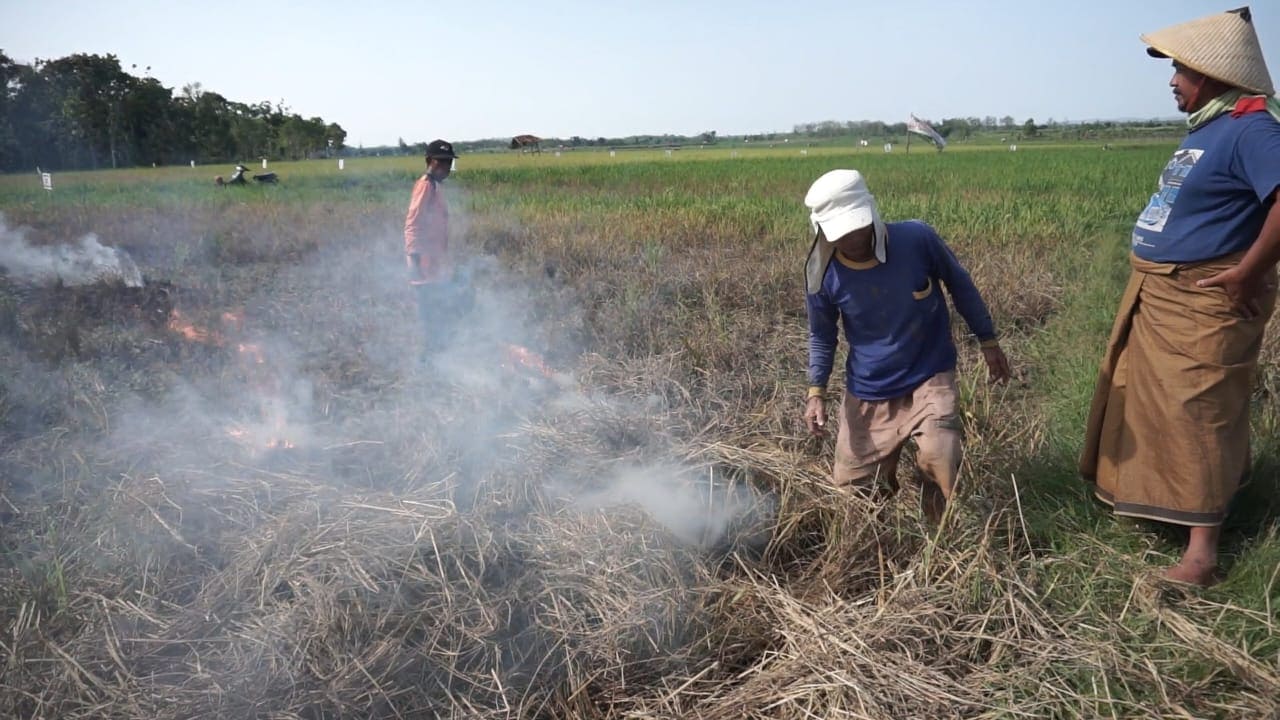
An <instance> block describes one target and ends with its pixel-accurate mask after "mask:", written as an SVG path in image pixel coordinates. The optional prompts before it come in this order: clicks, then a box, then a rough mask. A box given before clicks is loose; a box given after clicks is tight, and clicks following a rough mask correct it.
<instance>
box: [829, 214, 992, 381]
mask: <svg viewBox="0 0 1280 720" xmlns="http://www.w3.org/2000/svg"><path fill="white" fill-rule="evenodd" d="M888 230H889V238H888V243H887V246H886V257H885V262H884V263H877V262H876V261H875V260H871V261H869V262H868V263H861V264H858V263H852V262H849V261H848V260H847V259H845V258H844V257H843V256H841V255H840V254H839V253H836V255H835V257H834V258H832V260H831V264H830V265H829V266H828V267H827V271H826V275H824V276H823V279H822V288H821V289H820V290H819V291H818V292H816V293H812V294H810V295H808V296H807V297H806V305H807V307H808V311H809V384H810V385H811V386H815V387H826V384H827V380H828V379H829V378H830V377H831V367H832V362H833V360H834V358H835V351H836V343H837V340H838V330H837V321H839V323H840V324H842V325H843V326H844V336H845V340H846V341H847V342H848V343H849V357H848V361H847V362H846V364H845V372H846V373H847V380H846V386H847V388H848V390H849V392H850V393H852V394H853V395H854V396H855V397H857V398H860V399H863V400H886V399H889V398H896V397H901V396H903V395H906V394H907V393H910V392H911V391H913V390H915V389H916V388H917V387H919V386H920V385H921V384H922V383H924V381H925V380H928V379H929V378H930V377H932V376H933V375H936V374H937V373H940V372H946V371H948V370H952V369H954V368H955V366H956V347H955V342H954V341H953V340H952V338H951V316H950V314H949V312H948V311H947V301H946V300H945V299H944V298H943V296H942V290H941V288H939V283H941V285H943V286H945V287H946V289H947V292H948V293H949V294H950V295H951V299H952V302H954V303H955V306H956V310H957V311H959V313H960V316H961V317H963V318H964V320H965V323H966V324H968V326H969V329H970V330H971V331H973V334H974V335H976V336H977V338H978V340H979V341H984V342H989V341H993V340H994V339H995V327H994V325H993V324H992V322H991V313H990V312H988V311H987V305H986V303H985V302H983V300H982V295H981V294H979V293H978V288H977V287H976V286H974V284H973V279H972V278H970V277H969V273H968V271H966V270H965V269H964V268H963V267H961V265H960V262H959V261H958V260H956V256H955V255H954V254H953V253H952V252H951V248H949V247H947V244H946V243H945V242H943V240H942V238H941V237H939V236H938V233H937V232H935V231H934V229H933V228H931V227H929V226H928V225H927V224H925V223H923V222H921V221H919V220H910V221H907V222H898V223H889V224H888Z"/></svg>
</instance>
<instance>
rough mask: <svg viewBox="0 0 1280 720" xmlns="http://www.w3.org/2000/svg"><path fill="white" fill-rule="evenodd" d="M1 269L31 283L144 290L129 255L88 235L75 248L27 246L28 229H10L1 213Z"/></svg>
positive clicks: (75, 244)
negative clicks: (108, 284)
mask: <svg viewBox="0 0 1280 720" xmlns="http://www.w3.org/2000/svg"><path fill="white" fill-rule="evenodd" d="M0 268H4V270H5V271H7V272H8V273H9V274H10V275H12V276H14V277H15V278H17V279H21V280H26V281H28V282H50V281H52V280H61V281H62V282H63V283H64V284H66V285H91V284H93V283H95V282H99V281H110V280H119V281H121V282H123V283H124V284H125V285H127V286H129V287H142V273H141V272H140V271H139V270H138V266H137V265H136V264H135V263H134V262H133V258H131V257H129V254H128V253H126V252H124V251H123V250H121V249H119V248H113V247H107V246H105V245H103V244H102V243H100V242H98V237H97V236H96V235H94V234H93V233H89V234H88V235H85V236H84V237H82V238H80V240H79V241H77V242H76V243H74V244H60V245H50V246H37V245H32V244H31V243H29V242H27V237H26V229H25V228H21V227H19V228H10V227H9V226H8V224H7V222H6V221H5V217H4V214H3V213H0Z"/></svg>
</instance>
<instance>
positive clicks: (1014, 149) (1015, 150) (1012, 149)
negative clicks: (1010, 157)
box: [1009, 145, 1018, 152]
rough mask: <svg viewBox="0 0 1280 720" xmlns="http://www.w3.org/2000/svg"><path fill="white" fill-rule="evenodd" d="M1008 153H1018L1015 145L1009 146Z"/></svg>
mask: <svg viewBox="0 0 1280 720" xmlns="http://www.w3.org/2000/svg"><path fill="white" fill-rule="evenodd" d="M1009 152H1018V146H1017V145H1010V146H1009Z"/></svg>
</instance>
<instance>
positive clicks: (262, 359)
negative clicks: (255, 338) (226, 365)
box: [236, 343, 267, 365]
mask: <svg viewBox="0 0 1280 720" xmlns="http://www.w3.org/2000/svg"><path fill="white" fill-rule="evenodd" d="M236 351H237V352H239V353H240V355H241V356H242V357H244V358H247V359H249V360H252V361H253V363H254V364H255V365H262V364H264V363H266V361H267V358H266V356H265V355H263V354H262V348H261V347H260V346H259V345H258V344H256V343H240V344H238V345H236Z"/></svg>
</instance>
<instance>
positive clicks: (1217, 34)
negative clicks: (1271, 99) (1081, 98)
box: [1141, 6, 1276, 95]
mask: <svg viewBox="0 0 1280 720" xmlns="http://www.w3.org/2000/svg"><path fill="white" fill-rule="evenodd" d="M1141 38H1142V41H1143V42H1145V43H1146V44H1148V45H1150V46H1151V47H1150V48H1148V49H1147V53H1148V54H1149V55H1151V56H1152V57H1169V58H1173V59H1174V60H1177V61H1178V62H1179V63H1182V64H1183V65H1185V66H1187V67H1189V68H1191V69H1192V70H1195V71H1196V72H1198V73H1201V74H1202V75H1208V76H1209V77H1211V78H1213V79H1215V80H1221V81H1222V82H1224V83H1227V84H1228V85H1231V86H1233V87H1238V88H1241V89H1242V90H1248V91H1249V92H1253V93H1260V94H1262V95H1275V94H1276V89H1275V86H1274V85H1272V84H1271V74H1270V73H1268V72H1267V63H1266V61H1265V60H1264V59H1263V57H1262V45H1261V44H1260V43H1259V42H1258V34H1257V33H1256V32H1254V29H1253V14H1252V13H1251V12H1250V11H1249V8H1248V7H1247V6H1246V7H1242V8H1237V9H1235V10H1228V11H1227V12H1223V13H1218V14H1217V15H1209V16H1208V17H1202V18H1200V19H1199V20H1191V21H1189V22H1184V23H1182V24H1180V25H1174V26H1173V27H1167V28H1165V29H1163V30H1157V31H1155V32H1153V33H1148V34H1146V35H1142V36H1141Z"/></svg>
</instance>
